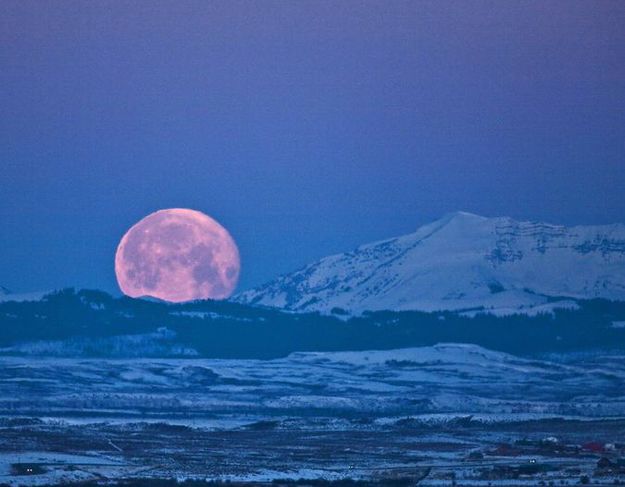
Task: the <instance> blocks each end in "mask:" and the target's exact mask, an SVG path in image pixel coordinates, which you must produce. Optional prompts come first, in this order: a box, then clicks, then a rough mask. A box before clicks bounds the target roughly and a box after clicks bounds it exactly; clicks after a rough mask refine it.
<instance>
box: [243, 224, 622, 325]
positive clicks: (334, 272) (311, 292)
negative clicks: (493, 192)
mask: <svg viewBox="0 0 625 487" xmlns="http://www.w3.org/2000/svg"><path fill="white" fill-rule="evenodd" d="M548 297H558V298H563V297H564V298H571V299H569V300H565V301H561V302H560V304H559V306H569V307H570V306H575V304H574V301H572V300H574V299H590V298H596V297H601V298H607V299H614V300H625V225H623V224H616V225H606V226H576V227H568V228H567V227H563V226H557V225H550V224H546V223H535V222H518V221H515V220H513V219H511V218H485V217H481V216H477V215H473V214H470V213H463V212H459V213H454V214H451V215H448V216H446V217H444V218H442V219H440V220H438V221H435V222H434V223H431V224H428V225H425V226H423V227H421V228H419V229H418V230H417V231H416V232H415V233H412V234H409V235H405V236H402V237H397V238H392V239H389V240H384V241H381V242H375V243H371V244H367V245H363V246H361V247H359V248H357V249H356V250H354V251H352V252H347V253H344V254H339V255H333V256H330V257H326V258H324V259H322V260H320V261H318V262H316V263H313V264H310V265H308V266H306V267H304V268H303V269H301V270H298V271H296V272H294V273H292V274H288V275H285V276H282V277H279V278H278V279H276V280H275V281H272V282H270V283H268V284H266V285H264V286H261V287H259V288H257V289H252V290H250V291H246V292H244V293H242V294H240V295H238V296H237V297H236V298H235V299H236V300H237V301H239V302H243V303H249V304H259V305H265V306H273V307H280V308H285V309H289V310H293V311H323V312H328V311H330V310H332V309H333V308H335V307H338V308H342V309H345V310H348V311H350V312H352V313H359V312H362V311H365V310H385V309H387V310H425V311H433V310H442V309H447V310H466V309H473V308H477V307H485V308H487V309H489V310H492V311H494V312H500V313H504V314H505V313H510V312H515V311H521V312H527V313H533V312H537V310H539V311H548V310H549V309H550V308H551V307H553V306H554V305H553V304H552V303H550V302H549V299H548Z"/></svg>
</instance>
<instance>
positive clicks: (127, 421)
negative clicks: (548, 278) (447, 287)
mask: <svg viewBox="0 0 625 487" xmlns="http://www.w3.org/2000/svg"><path fill="white" fill-rule="evenodd" d="M0 391H1V392H0V485H2V484H8V485H13V486H17V485H54V484H60V483H68V482H92V483H107V484H108V483H111V482H126V483H127V482H129V481H134V482H135V484H134V485H140V483H141V482H148V483H149V482H152V483H153V482H156V481H157V480H158V479H160V480H161V481H162V482H164V483H166V482H165V480H164V479H176V480H178V481H185V480H186V481H187V482H189V481H201V482H205V481H211V482H212V481H217V482H230V483H236V482H245V483H248V484H262V483H268V482H281V483H283V484H285V485H286V484H289V482H295V481H296V480H298V479H308V483H311V482H313V481H316V482H327V483H331V482H334V483H343V484H345V483H349V481H361V482H373V483H377V484H380V485H382V484H388V485H391V484H392V485H403V484H406V485H414V484H415V483H419V485H431V486H438V485H476V486H489V485H538V484H542V485H573V484H575V485H577V484H580V483H581V484H585V483H590V484H593V485H608V484H609V485H614V484H615V483H625V358H624V357H619V356H611V357H605V356H599V355H584V356H580V355H578V356H570V357H558V358H557V360H555V359H554V358H552V359H551V360H537V359H523V358H519V357H514V356H511V355H507V354H502V353H498V352H492V351H488V350H485V349H482V348H479V347H476V346H467V345H440V346H436V347H425V348H419V349H405V350H395V351H385V352H375V351H374V352H337V353H298V354H293V355H291V356H289V357H287V358H285V359H279V360H269V361H257V360H212V359H188V360H182V359H180V360H178V359H136V360H130V359H129V360H96V359H52V358H49V359H48V358H41V357H40V358H33V357H29V358H25V357H3V358H1V359H0ZM133 479H134V480H133ZM146 485H147V484H146Z"/></svg>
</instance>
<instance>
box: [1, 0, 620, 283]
mask: <svg viewBox="0 0 625 487" xmlns="http://www.w3.org/2000/svg"><path fill="white" fill-rule="evenodd" d="M0 87H1V89H0V284H2V285H5V286H6V287H8V288H10V289H12V290H14V291H16V292H22V291H30V290H40V289H51V288H57V287H62V286H70V285H73V286H77V287H90V288H102V289H105V290H107V291H116V292H117V286H116V282H115V274H114V269H113V258H114V254H115V248H116V245H117V243H118V241H119V239H120V238H121V236H122V235H123V233H124V232H125V230H126V229H127V228H128V227H130V226H131V225H132V224H134V223H135V222H136V221H138V220H139V219H140V218H142V217H143V216H145V215H147V214H148V213H150V212H152V211H155V210H158V209H161V208H167V207H189V208H194V209H197V210H200V211H203V212H205V213H207V214H209V215H211V216H212V217H214V218H215V219H217V220H218V221H220V222H221V223H222V224H223V225H224V226H225V227H226V228H228V229H229V230H230V232H231V233H232V235H233V237H234V238H235V239H236V241H237V243H238V245H239V248H240V251H241V258H242V274H241V281H240V286H239V290H242V289H244V288H247V287H250V286H252V285H256V284H260V283H261V282H263V281H266V280H268V279H270V278H272V277H274V276H275V275H277V274H278V273H282V272H286V271H289V270H293V269H295V268H297V267H299V266H301V265H303V264H306V263H308V262H310V261H312V260H314V259H316V258H318V257H321V256H324V255H327V254H329V253H334V252H338V251H345V250H349V249H351V248H352V247H355V246H356V245H358V244H361V243H365V242H367V241H370V240H375V239H380V238H385V237H390V236H394V235H398V234H403V233H408V232H411V231H413V230H414V229H416V228H417V227H418V226H419V225H420V224H423V223H425V222H427V221H430V220H433V219H436V218H438V217H440V216H442V215H443V214H444V213H447V212H450V211H455V210H458V209H462V210H467V211H472V212H475V213H480V214H484V215H487V216H499V215H508V216H513V217H515V218H520V219H532V220H545V221H549V222H554V223H563V224H575V223H611V222H616V221H625V196H624V195H625V2H624V1H622V0H615V1H611V2H609V1H600V0H597V1H592V2H590V1H575V0H559V1H546V0H537V1H516V0H515V1H512V0H510V1H468V0H461V1H457V2H456V1H440V0H435V1H427V2H422V1H416V0H414V1H413V0H411V1H407V2H403V1H399V0H393V1H389V2H387V1H365V0H361V1H348V0H341V1H333V2H326V1H322V0H311V1H287V0H285V1H280V2H273V1H267V0H263V1H262V2H256V1H249V2H238V1H232V0H228V1H227V2H216V1H197V2H195V1H168V2H164V1H132V2H130V1H129V2H122V1H104V2H85V1H78V2H72V1H65V0H61V1H57V2H30V1H24V0H3V1H2V2H0Z"/></svg>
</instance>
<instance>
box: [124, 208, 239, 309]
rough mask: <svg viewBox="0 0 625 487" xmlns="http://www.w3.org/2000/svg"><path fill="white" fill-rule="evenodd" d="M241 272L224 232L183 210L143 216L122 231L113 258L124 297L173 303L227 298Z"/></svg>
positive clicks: (234, 249)
mask: <svg viewBox="0 0 625 487" xmlns="http://www.w3.org/2000/svg"><path fill="white" fill-rule="evenodd" d="M240 268H241V263H240V257H239V251H238V249H237V246H236V244H235V242H234V240H233V239H232V237H231V236H230V234H229V233H228V231H227V230H226V229H225V228H224V227H222V226H221V225H220V224H219V223H218V222H217V221H215V220H214V219H212V218H211V217H209V216H208V215H205V214H204V213H201V212H199V211H195V210H189V209H184V208H172V209H167V210H160V211H157V212H155V213H152V214H150V215H148V216H146V217H145V218H143V219H142V220H140V221H139V222H138V223H137V224H135V225H134V226H132V227H131V228H130V230H128V232H126V234H125V235H124V236H123V238H122V239H121V241H120V243H119V246H118V247H117V252H116V254H115V274H116V276H117V282H118V284H119V287H120V289H121V290H122V292H123V293H124V294H126V295H128V296H131V297H140V296H153V297H156V298H159V299H163V300H165V301H172V302H182V301H191V300H194V299H208V298H211V299H225V298H227V297H229V296H230V295H231V294H232V292H233V291H234V289H235V287H236V284H237V282H238V279H239V273H240Z"/></svg>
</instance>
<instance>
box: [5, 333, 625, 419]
mask: <svg viewBox="0 0 625 487" xmlns="http://www.w3.org/2000/svg"><path fill="white" fill-rule="evenodd" d="M0 388H1V390H2V395H1V396H0V414H13V413H16V412H18V413H20V414H36V415H38V416H49V415H51V414H52V412H54V414H57V415H60V416H64V417H66V416H71V414H72V412H73V411H77V410H80V416H81V417H83V418H84V417H86V416H92V417H94V418H97V417H98V416H101V415H105V416H106V415H108V414H111V413H116V414H117V413H119V414H123V415H129V416H133V415H137V416H139V417H147V416H150V415H151V414H154V415H156V416H158V417H161V416H163V415H167V414H168V413H171V415H172V416H173V417H175V416H177V415H180V414H185V415H187V416H189V417H202V416H210V417H213V416H214V415H222V414H226V415H230V414H234V415H235V416H237V415H238V416H240V415H242V414H253V415H258V414H260V415H263V414H278V413H280V412H286V413H288V411H289V410H291V409H298V408H306V409H308V410H309V411H322V410H333V411H334V412H335V413H336V414H339V415H340V414H341V413H345V414H352V413H355V412H363V413H372V412H375V414H376V415H404V416H405V415H418V414H432V413H446V414H461V415H464V414H480V415H488V414H495V415H497V416H501V415H503V414H505V415H509V416H510V418H513V417H514V415H515V414H521V415H527V414H534V415H537V416H557V415H565V416H579V417H596V416H600V417H606V416H625V356H602V355H597V356H595V355H592V354H589V355H583V356H580V357H579V358H577V359H570V360H567V361H566V362H564V361H560V362H554V361H547V360H537V359H528V358H519V357H515V356H513V355H509V354H505V353H501V352H494V351H490V350H486V349H484V348H481V347H479V346H475V345H464V344H441V345H436V346H433V347H422V348H410V349H400V350H387V351H365V352H318V353H316V352H301V353H293V354H291V355H290V356H288V357H286V358H283V359H275V360H265V361H263V360H223V359H119V360H117V359H107V360H103V359H59V358H27V357H2V358H0Z"/></svg>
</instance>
